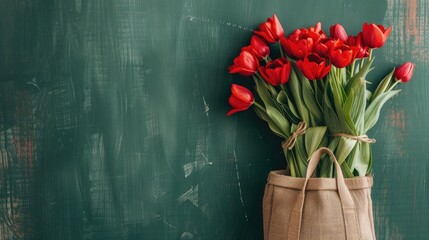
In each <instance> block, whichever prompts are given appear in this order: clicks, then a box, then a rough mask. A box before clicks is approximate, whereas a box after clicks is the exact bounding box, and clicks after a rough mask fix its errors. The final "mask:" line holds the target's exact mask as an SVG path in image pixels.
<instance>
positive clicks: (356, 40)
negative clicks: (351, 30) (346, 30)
mask: <svg viewBox="0 0 429 240" xmlns="http://www.w3.org/2000/svg"><path fill="white" fill-rule="evenodd" d="M346 43H347V45H349V46H350V47H358V48H359V52H358V53H357V55H356V58H366V57H368V56H369V52H368V50H369V47H367V46H365V45H364V44H363V39H362V33H361V32H360V33H359V34H358V35H357V36H349V37H348V38H347V42H346Z"/></svg>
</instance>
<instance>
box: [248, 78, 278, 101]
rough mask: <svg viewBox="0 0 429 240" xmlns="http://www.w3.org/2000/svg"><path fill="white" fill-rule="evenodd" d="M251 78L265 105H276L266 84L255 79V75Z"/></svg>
mask: <svg viewBox="0 0 429 240" xmlns="http://www.w3.org/2000/svg"><path fill="white" fill-rule="evenodd" d="M253 80H254V82H255V85H256V92H257V93H258V95H259V97H260V98H261V99H262V101H263V102H264V105H265V106H271V107H275V108H276V107H277V102H276V100H275V98H273V97H272V95H271V93H270V92H269V90H268V89H267V85H266V84H264V83H263V82H262V81H261V80H259V79H257V78H256V77H253Z"/></svg>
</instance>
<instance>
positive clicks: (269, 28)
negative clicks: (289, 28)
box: [253, 15, 284, 43]
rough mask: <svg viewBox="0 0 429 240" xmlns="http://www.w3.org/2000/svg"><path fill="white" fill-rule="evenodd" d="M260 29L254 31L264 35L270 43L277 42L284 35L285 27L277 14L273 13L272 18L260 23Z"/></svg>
mask: <svg viewBox="0 0 429 240" xmlns="http://www.w3.org/2000/svg"><path fill="white" fill-rule="evenodd" d="M258 30H259V31H256V30H255V31H253V32H254V33H255V34H257V35H259V36H261V37H263V38H264V39H265V41H267V42H269V43H275V42H277V41H278V40H279V39H280V37H283V35H284V31H283V27H282V25H281V24H280V22H279V19H278V18H277V16H276V15H273V17H272V18H268V19H267V21H266V22H263V23H262V24H261V25H259V29H258Z"/></svg>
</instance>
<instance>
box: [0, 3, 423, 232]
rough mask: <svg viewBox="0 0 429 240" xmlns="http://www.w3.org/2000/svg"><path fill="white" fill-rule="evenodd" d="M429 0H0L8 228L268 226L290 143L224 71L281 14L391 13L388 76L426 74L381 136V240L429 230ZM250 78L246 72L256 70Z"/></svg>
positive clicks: (0, 207) (1, 161) (1, 223)
mask: <svg viewBox="0 0 429 240" xmlns="http://www.w3.org/2000/svg"><path fill="white" fill-rule="evenodd" d="M428 12H429V2H427V1H424V0H387V1H385V0H379V1H374V0H359V1H358V0H317V1H316V0H314V1H306V0H270V1H257V0H235V1H231V0H210V1H209V0H176V1H171V0H170V1H168V0H90V1H89V0H2V1H0V239H5V240H8V239H40V240H51V239H52V240H63V239H77V240H80V239H84V240H89V239H91V240H92V239H94V240H97V239H100V240H113V239H115V240H116V239H130V240H135V239H162V240H164V239H166V240H168V239H229V240H236V239H262V220H261V219H262V214H261V201H262V194H263V188H264V184H265V180H266V176H267V173H268V172H269V171H270V170H272V169H279V168H283V167H284V166H285V163H284V160H283V156H282V153H281V151H280V141H281V139H278V138H277V137H275V136H273V135H272V134H271V133H270V132H269V130H268V128H267V126H265V124H263V122H262V121H260V120H259V119H258V118H257V117H256V116H255V114H253V113H252V112H250V111H248V112H244V113H240V114H237V115H235V116H233V117H228V118H227V117H225V113H226V112H227V110H228V104H227V97H228V95H229V86H230V84H231V83H232V82H238V83H243V81H246V80H244V79H243V78H240V77H239V76H231V75H228V74H227V70H226V68H227V67H228V65H230V63H231V61H232V59H233V57H234V56H235V55H237V54H238V51H239V48H240V47H241V46H242V45H244V44H247V42H248V40H249V38H250V36H251V34H252V33H251V30H252V29H254V28H255V27H257V25H258V24H259V23H260V22H262V21H264V20H265V19H266V18H267V17H269V16H271V15H272V14H273V13H276V14H277V16H278V17H279V19H280V20H281V22H282V23H283V26H284V28H285V30H286V32H290V31H291V30H293V29H294V28H297V27H301V26H310V25H313V24H314V23H316V22H317V21H321V22H322V23H323V24H324V26H325V30H326V29H327V26H329V25H331V24H334V23H337V22H340V23H342V24H343V25H344V26H345V27H346V29H347V30H348V31H349V32H350V33H356V32H358V31H359V29H360V28H361V25H362V23H363V22H364V21H367V22H376V23H380V24H384V25H391V26H393V29H394V30H393V32H392V33H391V37H390V39H389V41H388V42H387V44H386V46H385V47H384V48H383V49H382V50H379V51H378V52H377V54H376V61H377V66H378V68H377V69H376V70H375V71H374V72H372V74H371V75H370V78H371V79H373V80H374V81H377V80H378V79H379V78H380V76H381V75H383V74H385V73H387V71H389V69H390V68H391V67H393V66H395V65H397V64H400V63H402V62H404V61H406V60H411V61H413V62H415V63H416V64H417V66H416V72H415V77H414V79H413V80H412V81H411V82H410V83H409V84H408V85H407V86H406V87H405V86H404V87H403V89H404V90H403V91H402V92H401V94H400V96H399V97H396V98H394V99H393V101H391V102H390V103H389V104H388V105H387V106H386V107H385V109H384V111H383V116H382V118H381V120H380V121H379V124H378V125H377V127H376V128H375V129H374V130H373V131H372V132H371V137H374V138H376V139H377V140H378V141H377V143H376V144H375V145H374V164H375V166H374V175H375V186H374V188H373V201H374V214H375V223H376V231H377V236H378V238H379V239H412V240H415V239H427V238H428V235H429V228H428V226H429V217H428V215H429V206H428V201H429V175H428V172H429V154H428V144H429V137H428V136H429V128H428V127H427V124H428V122H429V111H428V110H429V109H428V107H429V94H428V93H429V82H428V81H427V79H426V77H427V76H428V74H429V66H428V63H429V58H428V56H429V42H428V41H429V39H428V38H427V37H426V36H428V31H429V25H428V24H429V23H428ZM243 84H245V83H243Z"/></svg>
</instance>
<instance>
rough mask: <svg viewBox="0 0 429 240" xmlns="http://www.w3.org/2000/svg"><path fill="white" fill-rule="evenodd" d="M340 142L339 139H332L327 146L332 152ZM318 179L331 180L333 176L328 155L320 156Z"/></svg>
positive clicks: (331, 164)
mask: <svg viewBox="0 0 429 240" xmlns="http://www.w3.org/2000/svg"><path fill="white" fill-rule="evenodd" d="M339 142H340V138H338V137H336V138H334V139H333V140H332V141H331V143H330V144H329V146H328V148H329V149H331V150H332V151H333V152H334V151H335V149H336V148H337V146H338V143H339ZM320 166H321V167H320V173H319V174H320V177H324V178H332V177H334V175H333V163H332V160H331V159H330V158H329V156H328V155H326V154H325V155H324V156H322V159H321V160H320Z"/></svg>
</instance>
